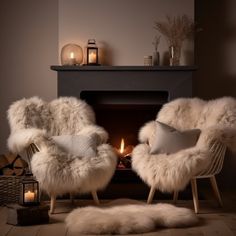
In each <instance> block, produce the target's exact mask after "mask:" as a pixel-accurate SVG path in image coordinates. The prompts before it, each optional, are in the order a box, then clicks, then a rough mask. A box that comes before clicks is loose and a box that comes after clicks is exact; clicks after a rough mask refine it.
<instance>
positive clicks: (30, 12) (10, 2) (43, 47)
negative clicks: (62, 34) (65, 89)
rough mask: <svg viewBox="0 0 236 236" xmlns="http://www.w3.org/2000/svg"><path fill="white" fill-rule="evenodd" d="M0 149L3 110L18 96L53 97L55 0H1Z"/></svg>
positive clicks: (0, 145) (3, 144)
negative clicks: (52, 67) (51, 66)
mask: <svg viewBox="0 0 236 236" xmlns="http://www.w3.org/2000/svg"><path fill="white" fill-rule="evenodd" d="M0 29H1V33H0V153H3V152H5V151H6V139H7V137H8V135H9V128H8V123H7V119H6V110H7V109H8V107H9V105H10V104H11V103H12V102H13V101H15V100H17V99H20V98H23V97H30V96H34V95H38V96H40V97H42V98H44V99H46V100H48V99H52V98H55V97H56V94H57V91H56V90H57V83H56V73H55V72H53V71H51V70H50V65H53V64H57V56H58V55H57V52H58V1H57V0H49V1H46V0H43V1H37V0H21V1H14V0H1V4H0Z"/></svg>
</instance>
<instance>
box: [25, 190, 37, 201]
mask: <svg viewBox="0 0 236 236" xmlns="http://www.w3.org/2000/svg"><path fill="white" fill-rule="evenodd" d="M34 198H35V194H34V193H33V192H31V191H28V192H26V193H25V202H34Z"/></svg>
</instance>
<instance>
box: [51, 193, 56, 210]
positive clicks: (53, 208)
mask: <svg viewBox="0 0 236 236" xmlns="http://www.w3.org/2000/svg"><path fill="white" fill-rule="evenodd" d="M55 204H56V196H54V195H51V202H50V211H49V212H50V214H53V213H54V210H55Z"/></svg>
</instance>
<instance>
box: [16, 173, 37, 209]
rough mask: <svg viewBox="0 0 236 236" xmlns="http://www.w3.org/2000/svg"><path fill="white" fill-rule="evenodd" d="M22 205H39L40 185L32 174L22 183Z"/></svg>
mask: <svg viewBox="0 0 236 236" xmlns="http://www.w3.org/2000/svg"><path fill="white" fill-rule="evenodd" d="M20 189H21V193H20V204H21V205H22V206H36V205H39V183H38V181H37V180H35V178H34V177H33V175H32V174H27V175H26V176H25V178H23V179H22V181H21V183H20Z"/></svg>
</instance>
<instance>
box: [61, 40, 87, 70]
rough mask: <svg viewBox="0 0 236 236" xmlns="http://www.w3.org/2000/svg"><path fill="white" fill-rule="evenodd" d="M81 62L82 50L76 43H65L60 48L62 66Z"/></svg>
mask: <svg viewBox="0 0 236 236" xmlns="http://www.w3.org/2000/svg"><path fill="white" fill-rule="evenodd" d="M82 62H83V50H82V48H81V47H80V46H79V45H77V44H71V43H70V44H66V45H65V46H64V47H63V48H62V49H61V64H62V65H63V66H75V65H80V64H82Z"/></svg>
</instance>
